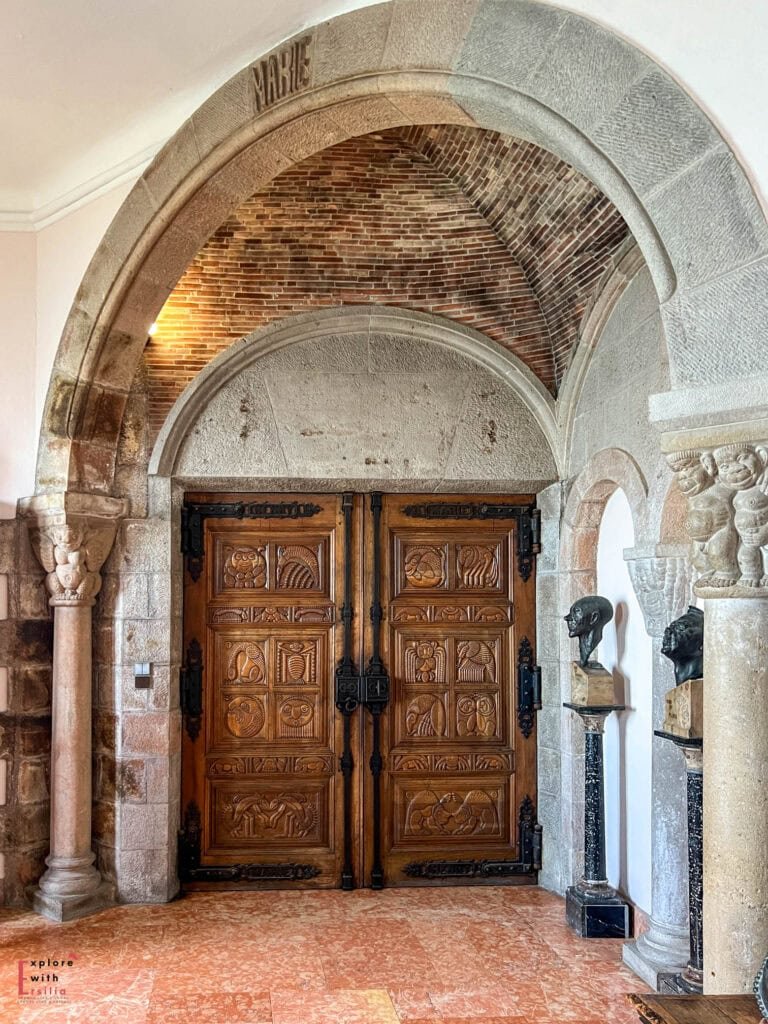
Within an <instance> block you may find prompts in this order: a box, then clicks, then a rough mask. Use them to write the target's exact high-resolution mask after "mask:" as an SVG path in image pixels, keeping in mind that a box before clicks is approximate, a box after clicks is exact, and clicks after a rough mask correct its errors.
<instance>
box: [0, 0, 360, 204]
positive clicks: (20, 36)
mask: <svg viewBox="0 0 768 1024" xmlns="http://www.w3.org/2000/svg"><path fill="white" fill-rule="evenodd" d="M373 2H374V0H362V2H361V0H0V138H2V139H3V140H6V142H7V143H9V144H6V145H3V147H2V156H0V210H2V211H31V210H39V209H40V208H41V207H44V206H46V205H48V204H50V203H52V202H55V201H56V200H59V199H61V198H62V197H63V196H64V195H66V194H67V193H69V192H71V191H72V190H76V189H78V188H80V187H81V186H83V184H84V183H86V182H89V181H91V182H92V185H98V183H99V179H100V178H104V177H109V178H114V177H116V176H117V175H118V174H119V172H120V170H121V169H122V170H123V171H128V170H129V169H131V168H132V167H135V166H136V165H137V164H139V163H141V162H142V161H143V160H146V159H147V158H148V157H149V156H151V155H152V153H154V152H155V151H156V150H157V149H158V148H159V147H160V145H161V144H162V143H163V142H165V140H166V139H167V138H169V137H170V136H171V135H172V134H173V132H174V131H175V130H176V129H177V128H178V126H179V125H180V124H181V123H182V122H183V121H184V120H185V119H186V118H187V117H188V116H189V115H190V114H191V113H192V112H193V111H194V110H195V109H196V108H197V107H198V106H199V105H200V104H201V103H202V102H203V100H204V99H205V98H206V97H207V96H209V95H210V94H211V92H213V91H214V89H216V88H217V86H219V85H220V84H221V83H223V82H225V81H226V80H227V79H228V78H229V77H230V76H231V75H233V74H234V73H235V72H236V71H239V70H240V68H242V67H243V65H244V64H246V63H247V62H248V61H249V60H252V59H253V58H254V57H255V56H257V55H258V54H259V53H263V52H264V51H265V50H268V49H271V48H272V47H273V46H274V45H276V44H277V43H278V42H280V40H282V39H285V38H286V37H288V36H290V35H293V33H294V32H298V31H300V30H301V28H302V27H304V26H305V25H308V24H315V23H317V22H320V21H324V20H325V19H326V18H329V17H333V16H334V15H336V14H338V13H340V12H342V11H344V10H348V9H350V8H352V7H360V6H365V5H366V4H367V3H373ZM94 179H95V180H94Z"/></svg>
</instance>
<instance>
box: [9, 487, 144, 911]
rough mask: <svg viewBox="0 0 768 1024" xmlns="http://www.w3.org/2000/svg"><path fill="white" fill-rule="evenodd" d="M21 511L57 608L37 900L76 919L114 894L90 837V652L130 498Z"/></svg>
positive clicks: (88, 499)
mask: <svg viewBox="0 0 768 1024" xmlns="http://www.w3.org/2000/svg"><path fill="white" fill-rule="evenodd" d="M21 509H22V514H23V515H25V516H26V517H27V518H28V521H29V531H30V540H31V542H32V546H33V548H34V550H35V553H36V554H37V557H38V558H39V559H40V562H41V564H42V565H43V568H44V569H45V570H46V573H47V576H46V580H45V585H46V589H47V591H48V593H49V595H50V604H51V607H52V608H53V698H52V704H53V706H52V736H51V838H50V843H51V846H50V853H49V855H48V857H47V858H46V864H47V870H46V872H45V873H44V874H43V876H42V878H41V879H40V883H39V886H38V887H37V888H35V889H34V890H33V891H32V893H31V895H32V904H33V907H34V909H35V910H37V911H38V913H40V914H43V915H44V916H46V917H50V918H52V919H53V920H56V921H69V920H72V919H73V918H78V917H83V916H84V915H86V914H89V913H92V912H93V911H95V910H98V909H100V908H101V907H103V906H105V905H106V904H107V903H109V902H111V900H112V897H113V891H112V886H111V885H109V884H108V883H105V882H103V881H102V878H101V875H100V874H99V872H98V871H97V869H96V867H95V866H94V861H95V859H96V858H95V854H94V852H93V849H92V843H91V805H92V800H93V794H92V788H91V705H92V700H93V677H92V653H91V652H92V645H93V606H94V604H95V603H96V595H97V594H98V592H99V589H100V588H101V576H100V570H101V567H102V565H103V564H104V561H105V559H106V557H107V555H108V554H109V551H110V549H111V547H112V544H113V543H114V539H115V534H116V531H117V524H118V521H119V518H120V517H121V516H122V515H123V514H124V512H125V502H124V501H122V500H120V499H115V498H109V497H104V496H102V495H88V494H73V493H65V494H51V495H40V496H36V497H34V498H29V499H26V500H25V501H24V502H22V503H21Z"/></svg>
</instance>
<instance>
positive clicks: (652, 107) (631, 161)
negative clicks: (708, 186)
mask: <svg viewBox="0 0 768 1024" xmlns="http://www.w3.org/2000/svg"><path fill="white" fill-rule="evenodd" d="M593 137H594V140H595V142H596V143H597V144H598V145H599V146H600V147H601V148H602V149H603V150H604V151H605V152H606V153H607V154H608V156H609V157H611V159H612V160H613V161H614V162H615V163H616V165H617V166H618V167H620V168H621V171H622V173H623V174H624V175H625V177H626V178H627V180H628V181H629V183H630V184H631V185H632V186H633V187H634V188H635V189H636V190H637V191H638V193H639V194H640V195H645V194H647V193H648V192H651V191H652V190H653V189H655V188H657V187H658V186H659V185H662V184H663V183H664V182H665V181H668V180H669V179H670V178H671V177H673V175H675V174H678V173H679V172H680V171H682V170H683V169H684V168H685V167H687V166H688V165H689V164H690V163H692V162H693V161H694V160H696V159H698V158H699V157H701V156H703V155H704V153H706V151H707V150H709V149H713V148H714V147H715V146H717V145H719V143H720V136H719V135H718V133H717V131H716V130H715V128H714V126H713V125H712V123H711V122H710V121H708V120H707V118H706V117H705V115H704V114H703V113H702V111H701V110H700V109H699V107H697V106H696V104H695V103H694V102H693V100H690V99H688V97H687V96H686V95H685V93H684V92H683V91H682V89H681V88H680V87H679V86H678V85H677V84H676V83H675V82H673V81H672V79H671V78H669V77H668V76H667V75H665V74H664V73H663V72H662V71H659V70H655V71H652V72H651V73H650V74H649V75H647V76H646V77H645V78H643V79H641V80H640V81H639V82H637V83H636V84H635V85H634V86H633V87H632V88H631V89H630V90H629V91H628V92H627V94H626V95H625V96H624V98H623V99H622V101H621V102H620V103H619V104H618V106H617V107H616V108H615V109H614V110H613V111H612V112H611V113H610V114H609V115H608V116H607V117H606V118H605V120H603V121H602V122H601V123H600V124H599V125H598V126H597V128H596V129H595V131H594V133H593Z"/></svg>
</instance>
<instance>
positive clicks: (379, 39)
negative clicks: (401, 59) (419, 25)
mask: <svg viewBox="0 0 768 1024" xmlns="http://www.w3.org/2000/svg"><path fill="white" fill-rule="evenodd" d="M392 10H393V7H392V4H378V5H376V6H375V7H373V8H369V9H367V10H362V11H351V12H350V13H349V14H343V15H342V16H341V17H339V18H334V19H333V20H332V21H326V22H324V23H323V24H322V25H320V26H318V28H317V29H316V30H315V32H314V33H313V35H314V43H313V49H312V72H311V74H312V85H313V86H319V85H324V84H326V83H327V82H330V81H333V80H334V79H342V78H351V77H353V76H355V75H363V74H365V73H366V72H372V71H378V70H379V68H380V67H381V60H382V56H383V54H384V47H385V45H386V42H387V33H388V32H389V23H390V20H391V18H392Z"/></svg>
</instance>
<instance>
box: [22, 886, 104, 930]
mask: <svg viewBox="0 0 768 1024" xmlns="http://www.w3.org/2000/svg"><path fill="white" fill-rule="evenodd" d="M28 895H29V897H30V898H31V900H32V909H33V910H34V911H35V912H36V913H38V914H41V915H42V916H43V917H47V918H48V919H49V920H51V921H76V920H77V919H78V918H80V917H88V915H89V914H95V913H97V912H98V911H99V910H105V909H106V908H107V907H112V906H114V905H115V887H114V885H112V883H111V882H102V883H101V885H100V886H99V888H98V889H97V890H96V891H95V892H92V893H89V894H88V895H87V896H50V895H49V894H48V893H45V892H41V891H40V889H38V888H37V886H34V887H33V888H31V889H30V890H28Z"/></svg>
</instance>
